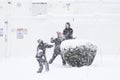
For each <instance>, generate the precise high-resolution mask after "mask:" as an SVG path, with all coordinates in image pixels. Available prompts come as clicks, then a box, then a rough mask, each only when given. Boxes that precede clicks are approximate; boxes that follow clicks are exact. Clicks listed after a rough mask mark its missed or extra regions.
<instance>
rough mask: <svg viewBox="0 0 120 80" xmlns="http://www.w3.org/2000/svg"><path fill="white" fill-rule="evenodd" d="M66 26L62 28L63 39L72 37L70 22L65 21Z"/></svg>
mask: <svg viewBox="0 0 120 80" xmlns="http://www.w3.org/2000/svg"><path fill="white" fill-rule="evenodd" d="M65 26H66V28H65V29H64V30H63V35H64V37H65V39H66V40H67V39H73V29H72V28H71V27H70V23H69V22H67V23H66V25H65Z"/></svg>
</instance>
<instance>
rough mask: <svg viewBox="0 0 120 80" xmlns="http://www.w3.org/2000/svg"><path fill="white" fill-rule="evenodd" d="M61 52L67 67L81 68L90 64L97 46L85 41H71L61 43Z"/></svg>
mask: <svg viewBox="0 0 120 80" xmlns="http://www.w3.org/2000/svg"><path fill="white" fill-rule="evenodd" d="M61 50H62V53H63V55H64V59H65V61H66V62H67V63H68V64H69V65H71V66H73V67H75V66H77V67H81V66H85V65H87V66H89V65H91V64H92V62H93V60H94V57H95V55H96V52H97V46H96V45H93V44H92V43H91V42H89V41H87V40H78V39H71V40H66V41H63V42H62V44H61Z"/></svg>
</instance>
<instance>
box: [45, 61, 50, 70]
mask: <svg viewBox="0 0 120 80" xmlns="http://www.w3.org/2000/svg"><path fill="white" fill-rule="evenodd" d="M44 65H45V69H46V71H49V64H48V62H47V60H45V62H44Z"/></svg>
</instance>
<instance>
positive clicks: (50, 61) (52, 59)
mask: <svg viewBox="0 0 120 80" xmlns="http://www.w3.org/2000/svg"><path fill="white" fill-rule="evenodd" d="M57 55H58V54H57V53H55V52H54V53H53V56H52V58H51V59H50V60H49V64H52V62H53V61H54V59H55V58H56V57H57Z"/></svg>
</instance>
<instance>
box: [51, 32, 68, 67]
mask: <svg viewBox="0 0 120 80" xmlns="http://www.w3.org/2000/svg"><path fill="white" fill-rule="evenodd" d="M57 35H58V37H57V38H55V39H53V38H51V43H55V47H54V53H53V56H52V58H51V59H50V60H49V64H52V62H53V61H54V59H55V58H56V57H57V56H58V55H60V56H61V58H62V63H63V65H65V64H66V62H65V60H64V58H63V55H62V53H61V49H60V45H61V42H62V41H63V39H62V37H61V33H60V32H57Z"/></svg>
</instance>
